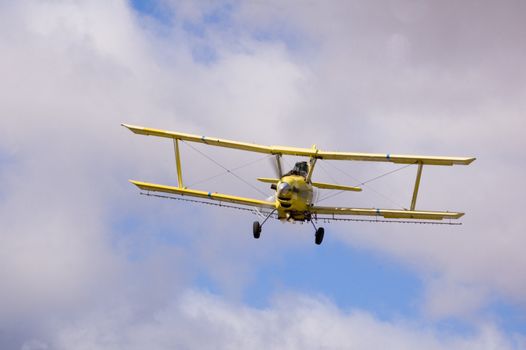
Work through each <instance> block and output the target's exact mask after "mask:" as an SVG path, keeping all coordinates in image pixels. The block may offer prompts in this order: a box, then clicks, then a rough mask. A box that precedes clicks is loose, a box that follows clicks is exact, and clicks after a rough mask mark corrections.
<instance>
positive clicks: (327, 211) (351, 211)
mask: <svg viewBox="0 0 526 350" xmlns="http://www.w3.org/2000/svg"><path fill="white" fill-rule="evenodd" d="M311 213H313V214H322V215H363V216H381V217H384V218H386V219H417V220H443V219H458V218H460V217H461V216H462V215H464V213H455V212H448V211H424V210H397V209H374V208H371V209H368V208H341V207H312V208H311Z"/></svg>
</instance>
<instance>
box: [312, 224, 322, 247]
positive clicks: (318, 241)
mask: <svg viewBox="0 0 526 350" xmlns="http://www.w3.org/2000/svg"><path fill="white" fill-rule="evenodd" d="M324 235H325V230H324V229H323V227H320V228H318V229H317V230H316V234H315V235H314V243H316V244H317V245H320V244H321V242H323V236H324Z"/></svg>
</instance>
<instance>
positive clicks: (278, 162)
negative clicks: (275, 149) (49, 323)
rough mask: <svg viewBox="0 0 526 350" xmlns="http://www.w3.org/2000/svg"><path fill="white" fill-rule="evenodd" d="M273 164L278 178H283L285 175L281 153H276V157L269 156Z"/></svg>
mask: <svg viewBox="0 0 526 350" xmlns="http://www.w3.org/2000/svg"><path fill="white" fill-rule="evenodd" d="M269 159H270V162H271V164H272V169H274V174H275V175H276V178H278V179H281V178H282V177H283V165H282V163H281V154H276V155H275V158H274V159H272V158H269Z"/></svg>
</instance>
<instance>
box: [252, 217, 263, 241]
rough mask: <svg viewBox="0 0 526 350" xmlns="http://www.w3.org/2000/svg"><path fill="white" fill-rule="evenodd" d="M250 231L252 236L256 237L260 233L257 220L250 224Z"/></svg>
mask: <svg viewBox="0 0 526 350" xmlns="http://www.w3.org/2000/svg"><path fill="white" fill-rule="evenodd" d="M252 232H253V233H254V238H255V239H258V238H259V236H260V235H261V225H260V224H259V221H254V224H252Z"/></svg>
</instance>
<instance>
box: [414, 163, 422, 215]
mask: <svg viewBox="0 0 526 350" xmlns="http://www.w3.org/2000/svg"><path fill="white" fill-rule="evenodd" d="M423 167H424V164H423V163H422V162H418V170H417V171H416V180H415V189H414V190H413V199H411V210H415V206H416V196H417V195H418V188H419V187H420V178H421V177H422V168H423Z"/></svg>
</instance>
